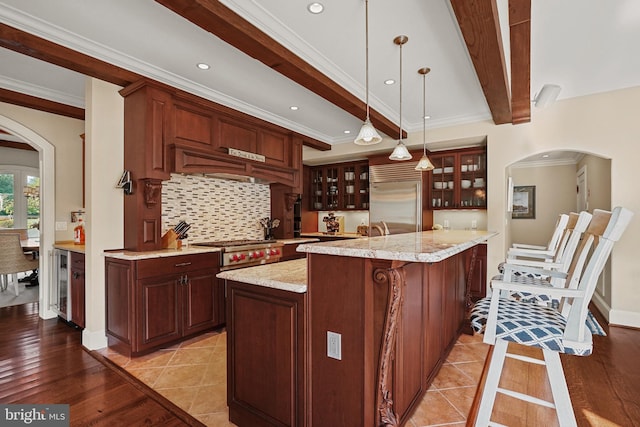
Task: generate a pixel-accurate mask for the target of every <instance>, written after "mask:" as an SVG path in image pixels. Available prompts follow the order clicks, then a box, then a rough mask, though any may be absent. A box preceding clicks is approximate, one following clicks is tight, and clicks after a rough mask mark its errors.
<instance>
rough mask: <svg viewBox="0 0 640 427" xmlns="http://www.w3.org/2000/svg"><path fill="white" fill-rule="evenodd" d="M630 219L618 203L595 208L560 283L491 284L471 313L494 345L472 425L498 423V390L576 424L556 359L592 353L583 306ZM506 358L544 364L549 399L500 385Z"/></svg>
mask: <svg viewBox="0 0 640 427" xmlns="http://www.w3.org/2000/svg"><path fill="white" fill-rule="evenodd" d="M632 217H633V213H632V212H631V211H629V210H628V209H625V208H622V207H616V208H614V209H613V211H611V212H607V211H602V210H597V209H596V210H594V213H593V218H592V220H591V222H590V223H589V227H588V228H587V230H586V232H585V233H584V236H583V238H582V241H581V243H580V245H579V248H578V250H577V251H576V253H575V255H574V261H573V262H572V267H571V268H570V269H569V273H568V275H567V278H566V286H565V287H561V288H555V287H544V288H543V287H540V286H536V285H529V284H522V283H514V282H507V281H500V280H494V281H492V282H491V287H492V291H493V292H492V295H491V296H490V297H486V298H483V299H481V300H479V301H478V302H477V303H476V305H475V306H474V307H473V309H472V310H471V315H470V318H471V325H472V327H473V328H474V331H475V332H479V333H483V334H484V338H483V341H484V342H485V343H487V344H491V345H493V348H492V351H491V356H490V364H489V368H488V371H487V375H486V381H485V384H484V390H483V393H482V398H481V402H480V407H479V409H478V415H477V418H476V422H475V425H476V426H482V427H486V426H489V425H497V424H492V422H491V416H492V412H493V406H494V403H495V399H496V394H497V393H501V394H503V395H507V396H510V397H512V398H516V399H519V400H523V401H525V402H529V403H533V404H537V405H542V406H545V407H548V408H553V409H555V411H556V416H557V417H558V421H559V425H560V426H561V427H564V426H576V425H577V424H576V420H575V414H574V412H573V406H572V403H571V398H570V396H569V391H568V388H567V384H566V379H565V377H564V371H563V369H562V365H561V363H560V353H565V354H569V355H576V356H588V355H589V354H591V351H592V347H593V343H592V334H591V331H590V329H589V328H588V326H587V324H586V321H587V313H588V305H589V302H590V301H591V297H592V296H593V292H594V290H595V287H596V284H597V281H598V278H599V276H600V274H601V273H602V270H603V268H604V265H605V263H606V261H607V259H608V257H609V255H610V253H611V250H612V248H613V245H614V243H615V242H617V241H618V240H619V239H620V237H621V236H622V234H623V232H624V230H625V229H626V228H627V225H628V224H629V222H630V220H631V218H632ZM582 256H584V257H585V259H586V262H585V263H584V270H582V268H578V267H579V265H578V264H579V262H578V261H576V260H577V259H579V258H580V257H582ZM576 257H577V258H576ZM574 267H575V268H574ZM579 270H582V271H579ZM574 276H576V277H579V280H577V281H574V280H573V277H574ZM502 291H507V292H514V291H520V292H528V293H532V294H535V293H540V292H542V293H545V294H550V295H552V296H553V297H554V298H557V299H558V300H560V301H561V305H562V306H565V305H566V308H567V309H566V310H561V311H558V310H557V309H556V308H554V307H548V306H542V305H538V304H531V303H529V302H524V301H517V300H514V299H511V298H505V297H504V294H503V293H502ZM485 320H486V322H485ZM509 343H511V344H512V345H516V346H517V345H522V346H528V347H536V348H539V349H541V350H542V354H543V359H542V360H540V359H536V358H532V357H529V356H525V355H521V354H516V353H513V352H512V353H509V352H508V351H507V350H508V346H509ZM506 357H509V358H513V359H517V360H520V361H522V362H525V363H533V364H538V365H544V366H545V368H546V373H547V378H548V380H549V384H550V385H551V394H552V397H553V401H551V402H549V401H546V400H543V399H540V398H537V397H533V396H529V395H527V394H525V393H523V392H521V391H516V390H509V389H506V388H503V387H500V377H501V373H502V369H503V366H504V362H505V358H506ZM522 372H525V371H522Z"/></svg>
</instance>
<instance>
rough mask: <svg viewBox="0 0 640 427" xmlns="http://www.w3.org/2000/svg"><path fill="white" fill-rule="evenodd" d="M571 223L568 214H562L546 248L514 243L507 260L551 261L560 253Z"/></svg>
mask: <svg viewBox="0 0 640 427" xmlns="http://www.w3.org/2000/svg"><path fill="white" fill-rule="evenodd" d="M568 223H569V215H568V214H560V215H559V216H558V220H557V221H556V225H555V228H554V229H553V233H552V234H551V238H550V239H549V242H548V243H547V245H546V246H542V245H529V244H525V243H513V244H512V245H511V247H510V248H509V249H508V251H507V258H518V257H527V258H541V259H547V260H551V259H553V257H554V256H555V255H556V252H557V251H558V246H559V244H560V242H561V239H562V235H563V233H564V230H565V229H566V228H567V224H568Z"/></svg>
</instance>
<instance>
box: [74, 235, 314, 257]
mask: <svg viewBox="0 0 640 427" xmlns="http://www.w3.org/2000/svg"><path fill="white" fill-rule="evenodd" d="M318 241H319V239H317V238H313V237H308V238H292V239H278V242H281V243H283V244H285V245H295V244H304V243H312V242H318ZM64 249H67V248H64ZM70 250H71V249H70ZM209 252H220V248H211V247H206V246H196V245H189V246H183V247H182V248H181V249H159V250H157V251H147V252H135V251H128V250H125V249H112V250H106V251H104V252H103V255H104V256H105V257H108V258H115V259H122V260H127V261H135V260H138V259H149V258H164V257H171V256H181V255H194V254H202V253H209Z"/></svg>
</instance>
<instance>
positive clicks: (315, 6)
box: [307, 2, 324, 15]
mask: <svg viewBox="0 0 640 427" xmlns="http://www.w3.org/2000/svg"><path fill="white" fill-rule="evenodd" d="M307 10H309V12H311V13H313V14H314V15H317V14H319V13H322V11H323V10H324V5H323V4H322V3H318V2H313V3H309V6H307Z"/></svg>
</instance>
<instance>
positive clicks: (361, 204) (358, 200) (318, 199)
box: [308, 162, 369, 211]
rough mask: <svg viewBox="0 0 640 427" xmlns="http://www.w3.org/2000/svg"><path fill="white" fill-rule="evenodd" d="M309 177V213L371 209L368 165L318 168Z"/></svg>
mask: <svg viewBox="0 0 640 427" xmlns="http://www.w3.org/2000/svg"><path fill="white" fill-rule="evenodd" d="M310 175H311V176H310V183H309V189H308V192H309V200H310V206H309V209H311V210H316V211H319V210H363V209H369V164H368V162H350V163H337V164H331V165H323V166H316V167H312V168H311V174H310Z"/></svg>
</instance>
